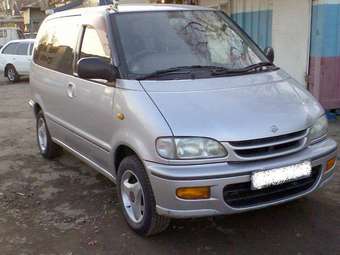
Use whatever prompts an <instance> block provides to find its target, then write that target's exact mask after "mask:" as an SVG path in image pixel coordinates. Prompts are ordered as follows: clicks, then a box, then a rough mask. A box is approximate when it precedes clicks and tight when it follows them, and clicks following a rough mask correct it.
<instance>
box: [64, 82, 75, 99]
mask: <svg viewBox="0 0 340 255" xmlns="http://www.w3.org/2000/svg"><path fill="white" fill-rule="evenodd" d="M75 91H76V85H75V84H74V83H72V82H70V83H69V84H67V89H66V94H67V96H68V97H69V98H74V97H75Z"/></svg>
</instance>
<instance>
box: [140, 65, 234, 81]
mask: <svg viewBox="0 0 340 255" xmlns="http://www.w3.org/2000/svg"><path fill="white" fill-rule="evenodd" d="M196 69H207V70H212V71H216V72H217V71H219V72H222V71H228V70H229V69H226V68H224V67H221V66H203V65H192V66H178V67H171V68H167V69H163V70H158V71H155V72H152V73H149V74H145V75H141V76H139V77H137V80H146V79H149V78H155V77H161V76H164V75H176V74H192V71H193V70H196Z"/></svg>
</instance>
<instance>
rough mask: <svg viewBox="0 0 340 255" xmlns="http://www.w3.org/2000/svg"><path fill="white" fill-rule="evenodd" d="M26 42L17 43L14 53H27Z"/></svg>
mask: <svg viewBox="0 0 340 255" xmlns="http://www.w3.org/2000/svg"><path fill="white" fill-rule="evenodd" d="M28 45H29V44H28V43H19V45H18V47H17V52H16V55H27V50H28Z"/></svg>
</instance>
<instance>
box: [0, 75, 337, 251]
mask: <svg viewBox="0 0 340 255" xmlns="http://www.w3.org/2000/svg"><path fill="white" fill-rule="evenodd" d="M6 84H7V83H6V82H5V81H4V80H3V78H0V255H9V254H15V255H17V254H18V255H21V254H22V255H23V254H32V255H33V254H34V255H37V254H46V255H47V254H61V255H71V254H72V255H74V254H77V255H78V254H80V255H82V254H148V255H152V254H172V255H175V254H275V255H278V254H299V255H301V254H340V172H338V173H337V175H336V176H335V178H334V179H333V180H332V182H331V183H329V185H328V186H327V187H325V188H323V189H322V190H320V191H319V192H317V193H314V194H312V195H310V196H308V197H307V198H303V199H300V200H298V201H295V202H292V203H288V204H284V205H280V206H276V207H272V208H267V209H263V210H259V211H253V212H249V213H245V214H240V215H232V216H225V217H215V218H205V219H195V220H173V221H172V224H171V227H170V228H169V229H168V230H167V231H166V232H164V233H162V234H161V235H158V236H155V237H152V238H141V237H138V236H136V235H135V234H134V233H133V232H131V231H130V229H129V228H128V227H127V225H126V224H125V222H124V220H123V217H122V216H121V214H120V211H119V208H118V205H117V198H116V190H115V187H114V186H113V185H112V184H111V183H110V182H109V181H108V180H106V179H105V178H104V177H102V176H101V175H99V174H97V173H96V172H95V171H94V170H92V169H91V168H89V167H88V166H86V165H84V164H83V163H81V162H80V161H79V160H78V159H76V158H75V157H73V156H71V155H70V154H68V153H64V154H63V156H62V157H61V158H59V159H58V160H56V161H52V162H50V161H47V160H44V159H43V158H42V157H41V156H40V155H39V153H38V149H37V146H36V141H35V134H34V125H35V123H34V119H33V114H32V113H31V109H30V108H29V106H28V104H27V101H28V98H29V95H30V92H29V85H28V83H27V82H21V83H17V84H15V85H6ZM330 133H331V135H332V137H334V138H335V139H337V140H338V141H340V120H339V121H338V122H337V123H332V124H331V128H330ZM338 168H339V167H338ZM337 170H340V169H337Z"/></svg>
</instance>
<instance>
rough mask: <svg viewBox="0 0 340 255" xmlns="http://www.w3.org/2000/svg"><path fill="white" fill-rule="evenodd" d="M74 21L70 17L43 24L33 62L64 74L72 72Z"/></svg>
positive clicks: (74, 41) (75, 28)
mask: <svg viewBox="0 0 340 255" xmlns="http://www.w3.org/2000/svg"><path fill="white" fill-rule="evenodd" d="M75 21H76V19H75V18H72V17H71V18H62V19H56V20H52V21H49V22H48V23H47V24H45V25H44V26H43V28H42V31H41V32H39V37H38V38H37V40H38V42H39V43H38V48H37V50H36V51H35V53H34V61H35V63H37V64H38V65H41V66H44V67H47V68H50V69H53V70H55V71H59V72H63V73H66V74H72V73H73V60H74V53H75V46H76V43H77V38H78V25H76V23H75ZM65 26H67V28H66V29H65Z"/></svg>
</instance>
